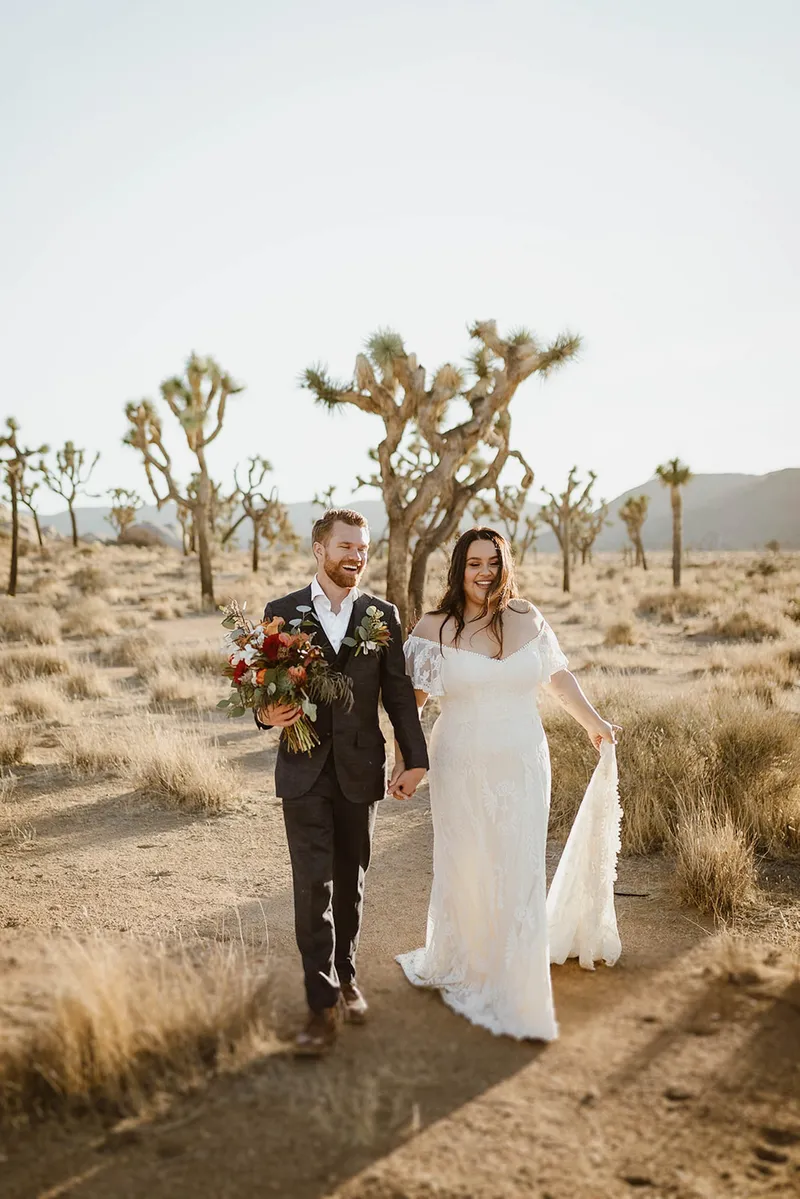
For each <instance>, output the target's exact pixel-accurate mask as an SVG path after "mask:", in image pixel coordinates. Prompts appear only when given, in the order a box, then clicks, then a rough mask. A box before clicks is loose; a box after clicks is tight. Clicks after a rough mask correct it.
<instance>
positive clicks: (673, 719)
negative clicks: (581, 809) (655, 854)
mask: <svg viewBox="0 0 800 1199" xmlns="http://www.w3.org/2000/svg"><path fill="white" fill-rule="evenodd" d="M592 690H593V691H594V692H596V694H595V695H593V697H592V698H593V702H594V703H595V704H596V706H597V707H598V708H599V710H600V711H601V712H602V713H603V714H604V715H605V716H606V717H607V718H609V719H613V720H614V721H615V723H617V724H620V725H622V728H623V732H622V734H621V735H620V742H619V746H618V751H617V756H618V759H619V764H620V777H621V779H622V797H623V808H624V811H625V819H624V821H623V825H622V838H623V846H624V848H625V849H626V850H627V851H629V852H634V853H650V852H652V851H654V850H659V849H662V848H664V847H665V846H668V845H669V844H670V843H671V840H672V837H673V834H674V832H675V829H676V827H677V824H678V818H679V815H685V814H686V813H688V811H689V807H688V806H687V805H690V804H691V803H696V804H697V805H698V806H702V802H703V796H705V795H708V794H709V793H713V794H714V795H715V797H716V801H717V804H718V805H719V809H720V812H721V813H723V814H725V813H728V814H729V815H730V817H731V819H732V820H733V821H734V823H735V825H736V827H737V828H738V829H741V830H742V831H743V832H744V833H745V834H746V835H748V836H751V837H752V838H753V840H754V841H755V842H756V843H757V844H759V845H761V846H762V847H763V848H764V849H765V850H767V851H769V852H771V853H775V854H783V853H786V852H787V851H790V850H792V849H793V848H797V847H798V846H800V735H799V734H800V720H798V717H797V716H796V715H794V714H793V713H791V712H788V711H786V710H784V709H781V708H767V707H765V706H764V705H763V704H760V703H759V702H758V701H757V700H756V699H753V698H752V697H751V696H747V695H736V694H720V693H714V692H702V693H695V694H694V695H687V696H684V697H683V698H680V699H663V698H660V697H658V696H647V695H645V694H644V693H642V692H641V691H639V690H638V689H636V688H633V687H631V686H628V687H625V686H623V685H620V684H618V683H616V684H610V685H609V686H607V687H606V688H602V687H601V686H598V687H596V688H593V689H592ZM544 717H545V725H546V728H547V733H548V739H549V741H550V747H551V752H552V756H553V794H552V802H551V811H550V827H551V829H552V832H553V834H554V835H555V836H558V837H565V836H566V835H567V833H568V831H569V829H570V827H571V825H572V820H573V819H574V815H575V812H576V810H577V806H578V804H579V803H580V800H581V798H582V797H583V793H584V791H585V789H586V784H587V782H588V780H589V777H590V775H591V773H592V770H593V769H594V766H595V764H596V761H597V755H596V753H595V751H594V750H593V748H592V747H591V745H590V744H589V742H588V739H587V738H586V737H585V735H584V734H583V733H582V732H581V730H580V729H579V728H578V727H577V726H576V725H575V723H574V722H573V721H571V720H570V718H569V716H567V714H566V713H564V712H562V711H561V710H560V709H558V710H556V709H555V708H553V709H548V710H547V711H545V712H544Z"/></svg>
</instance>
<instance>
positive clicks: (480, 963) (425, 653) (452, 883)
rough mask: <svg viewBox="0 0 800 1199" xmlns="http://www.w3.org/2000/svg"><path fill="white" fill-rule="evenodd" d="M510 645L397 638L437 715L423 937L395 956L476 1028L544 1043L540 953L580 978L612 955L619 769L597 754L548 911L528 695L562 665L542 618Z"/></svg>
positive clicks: (542, 779)
mask: <svg viewBox="0 0 800 1199" xmlns="http://www.w3.org/2000/svg"><path fill="white" fill-rule="evenodd" d="M537 615H538V614H537ZM509 648H510V652H508V653H507V654H506V656H504V657H503V658H501V659H496V658H489V657H487V656H485V655H483V654H480V653H477V652H473V651H471V650H467V649H460V648H454V647H452V646H447V645H445V646H443V648H440V646H439V643H438V641H432V640H428V639H427V638H424V637H419V636H411V637H409V639H408V641H407V642H406V646H405V652H406V662H407V669H408V673H409V674H410V675H411V678H412V682H413V684H414V687H415V688H416V689H417V690H420V691H426V692H427V693H428V694H429V695H431V696H438V697H439V698H440V700H441V714H440V716H439V717H438V719H437V721H436V723H435V725H434V727H433V733H432V736H431V743H430V760H431V766H430V774H429V779H430V790H431V811H432V816H433V830H434V850H433V875H434V877H433V889H432V892H431V899H430V907H429V912H428V930H427V938H426V943H425V946H424V948H421V949H416V950H414V951H412V952H411V953H404V954H401V955H400V956H399V957H398V959H397V960H398V961H399V962H400V964H401V966H402V967H403V970H404V971H405V973H406V976H407V977H408V979H409V980H410V981H411V982H412V983H414V984H415V985H417V986H426V987H437V988H439V989H440V990H441V992H442V995H443V998H444V1000H445V1002H446V1003H447V1004H448V1005H449V1006H450V1007H451V1008H453V1009H454V1010H455V1011H457V1012H459V1013H461V1014H462V1015H464V1016H466V1017H467V1018H468V1019H469V1020H471V1021H472V1022H473V1023H474V1024H479V1025H482V1026H483V1027H485V1028H488V1029H490V1030H491V1031H492V1032H494V1033H503V1034H506V1035H510V1036H513V1037H520V1038H521V1037H525V1038H536V1039H541V1040H552V1039H553V1038H555V1037H556V1036H557V1035H558V1026H557V1024H556V1019H555V1014H554V1010H553V997H552V991H551V986H550V961H551V957H552V960H554V961H561V962H563V961H564V960H565V959H566V958H567V957H571V956H577V957H580V959H581V965H584V966H588V967H589V968H591V967H592V965H593V962H594V960H595V959H597V958H601V957H602V958H604V959H605V960H606V962H608V964H613V962H614V961H616V958H617V957H618V956H619V952H620V949H619V938H618V936H617V928H616V920H615V916H614V901H613V880H614V877H615V870H616V856H617V850H618V846H619V834H618V830H619V815H620V811H619V802H618V798H617V778H616V761H615V758H614V751H613V747H611V746H607V747H606V746H604V752H603V753H602V754H601V760H600V764H599V765H598V768H597V770H596V772H595V775H594V777H593V779H592V783H591V784H590V787H589V790H588V791H587V793H586V796H585V798H584V800H583V803H582V804H581V808H580V812H579V816H578V818H577V819H576V821H575V825H574V827H573V830H572V832H571V834H570V838H569V840H568V843H567V846H566V848H565V850H564V853H563V855H562V861H561V864H560V866H559V869H558V871H557V875H556V878H555V879H554V880H553V884H552V886H551V892H550V902H549V903H548V898H547V892H546V880H545V846H546V841H547V820H548V813H549V806H550V756H549V753H548V747H547V739H546V737H545V732H544V728H543V727H542V722H541V718H540V716H539V711H538V707H537V693H538V690H539V688H540V687H541V686H543V685H545V684H546V683H547V682H548V681H549V680H550V678H551V676H552V675H553V674H555V673H556V672H558V671H560V670H564V669H566V668H567V659H566V657H565V656H564V654H563V653H562V651H561V649H560V647H559V645H558V642H557V640H556V637H555V634H554V633H553V631H552V629H551V628H550V626H549V625H548V624H547V623H546V621H544V620H543V619H542V618H541V616H540V615H539V619H538V632H537V633H536V634H535V635H534V636H533V637H532V638H531V639H530V640H528V641H527V642H526V643H524V644H522V645H521V646H519V648H517V649H516V650H514V649H513V648H511V647H509ZM577 731H578V730H577V728H576V732H577ZM548 909H549V910H548ZM548 923H549V928H548Z"/></svg>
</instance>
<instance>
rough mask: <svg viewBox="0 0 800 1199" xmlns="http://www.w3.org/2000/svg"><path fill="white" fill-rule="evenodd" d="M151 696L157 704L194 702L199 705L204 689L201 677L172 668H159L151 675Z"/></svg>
mask: <svg viewBox="0 0 800 1199" xmlns="http://www.w3.org/2000/svg"><path fill="white" fill-rule="evenodd" d="M149 685H150V696H151V699H152V700H153V702H154V703H156V704H194V705H195V706H196V707H199V706H200V705H201V703H202V700H203V695H204V689H203V685H202V683H201V682H200V680H199V679H197V678H196V677H193V676H189V677H188V678H187V677H185V676H183V675H180V674H176V673H175V672H173V671H171V670H159V671H157V672H156V673H155V674H154V675H152V676H151V677H150V680H149Z"/></svg>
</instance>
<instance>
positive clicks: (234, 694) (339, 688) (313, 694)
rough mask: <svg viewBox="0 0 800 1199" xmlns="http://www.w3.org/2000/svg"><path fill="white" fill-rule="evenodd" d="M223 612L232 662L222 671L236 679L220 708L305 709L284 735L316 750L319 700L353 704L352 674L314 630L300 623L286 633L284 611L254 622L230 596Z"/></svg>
mask: <svg viewBox="0 0 800 1199" xmlns="http://www.w3.org/2000/svg"><path fill="white" fill-rule="evenodd" d="M222 612H223V621H222V627H223V628H224V629H226V630H227V632H226V635H225V647H226V656H227V661H226V663H225V665H224V666H223V668H222V673H223V674H224V675H225V676H226V678H228V679H230V681H231V693H230V695H229V696H228V698H227V699H223V700H220V702H219V703H218V704H217V707H218V708H227V710H228V715H229V716H244V714H245V712H246V711H247V709H248V708H250V709H258V708H264V707H267V706H268V705H269V704H291V705H292V706H293V707H297V708H301V709H302V712H303V715H302V716H301V717H300V719H299V720H298V721H296V722H295V724H293V725H290V726H289V727H288V728H285V729H284V730H283V734H282V738H283V740H284V742H285V744H286V748H287V749H288V750H289V751H290V752H291V753H311V751H312V749H313V748H314V746H315V745H319V737H318V736H317V732H316V730H315V728H314V724H313V722H314V721H315V720H316V718H317V704H318V703H325V704H333V703H341V704H344V705H345V707H347V708H350V707H351V706H352V703H353V690H352V683H351V681H350V679H348V678H346V676H345V675H343V674H340V673H339V672H338V671H335V670H333V669H332V668H331V667H330V666H329V664H328V662H327V661H326V660H325V656H324V654H323V652H322V650H321V649H320V647H319V646H318V645H315V644H314V641H313V634H310V633H304V632H303V631H302V630H301V629H300V628H296V629H295V630H294V631H293V632H288V633H286V632H284V631H283V629H284V624H285V622H284V620H283V618H282V617H281V616H275V617H273V619H272V620H270V621H263V620H262V621H260V622H259V623H258V624H253V623H252V622H251V621H250V620H248V619H247V617H246V616H245V614H244V609H243V608H241V607H240V606H239V604H238V603H237V602H236V600H231V602H230V603H229V604H228V605H227V606H226V607H225V608H223V609H222ZM293 623H294V625H298V624H299V623H300V622H299V621H294V622H293Z"/></svg>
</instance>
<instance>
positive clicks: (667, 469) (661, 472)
mask: <svg viewBox="0 0 800 1199" xmlns="http://www.w3.org/2000/svg"><path fill="white" fill-rule="evenodd" d="M656 474H657V475H658V477H659V479H660V480H661V482H662V483H663V484H664V486H665V487H683V486H684V484H685V483H688V482H689V481H690V479H691V478H692V472H691V471H690V470H689V467H688V466H687V465H686V463H685V462H681V460H680V458H670V459H669V461H667V462H663V463H662V464H661V466H657V467H656Z"/></svg>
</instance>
